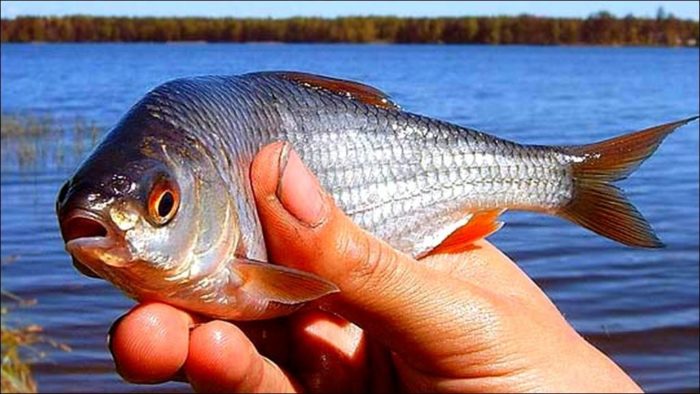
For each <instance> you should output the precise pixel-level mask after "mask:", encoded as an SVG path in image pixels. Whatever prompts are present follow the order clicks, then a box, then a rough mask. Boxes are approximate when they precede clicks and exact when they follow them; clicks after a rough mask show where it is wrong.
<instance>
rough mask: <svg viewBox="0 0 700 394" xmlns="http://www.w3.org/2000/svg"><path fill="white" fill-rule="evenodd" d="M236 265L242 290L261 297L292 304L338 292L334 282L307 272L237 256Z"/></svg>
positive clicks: (259, 298) (260, 298)
mask: <svg viewBox="0 0 700 394" xmlns="http://www.w3.org/2000/svg"><path fill="white" fill-rule="evenodd" d="M233 268H234V269H235V270H236V271H237V272H238V273H239V274H240V276H241V279H242V280H243V290H244V291H245V292H247V293H248V294H250V295H251V296H252V297H255V298H257V299H258V300H264V301H274V302H278V303H281V304H287V305H293V304H301V303H304V302H308V301H313V300H315V299H317V298H320V297H323V296H325V295H328V294H331V293H336V292H338V291H339V290H338V287H337V286H336V285H334V284H333V283H331V282H329V281H327V280H325V279H323V278H321V277H318V276H316V275H313V274H310V273H308V272H304V271H300V270H295V269H292V268H287V267H282V266H279V265H274V264H269V263H263V262H259V261H254V260H248V259H245V258H240V257H236V258H235V260H234V264H233Z"/></svg>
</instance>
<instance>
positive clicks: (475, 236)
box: [427, 209, 505, 256]
mask: <svg viewBox="0 0 700 394" xmlns="http://www.w3.org/2000/svg"><path fill="white" fill-rule="evenodd" d="M504 211H505V209H492V210H488V211H479V212H476V213H474V215H473V216H472V217H471V219H469V221H468V222H467V224H465V225H464V226H462V227H460V228H458V229H457V230H455V231H453V232H452V234H450V235H449V236H448V237H447V238H445V239H444V240H443V241H442V242H441V243H440V244H439V245H438V246H436V247H435V248H434V249H433V250H431V251H430V252H428V254H427V255H428V256H429V255H433V254H444V253H461V252H465V251H467V250H470V249H471V248H472V247H473V246H472V245H473V244H474V242H476V241H478V240H480V239H482V238H486V237H488V236H489V235H491V234H493V233H495V232H496V231H498V230H499V229H500V228H501V227H503V222H499V221H497V220H496V219H498V217H499V216H500V215H501V214H502V213H503V212H504Z"/></svg>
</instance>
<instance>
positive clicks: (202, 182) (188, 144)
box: [56, 114, 239, 300]
mask: <svg viewBox="0 0 700 394" xmlns="http://www.w3.org/2000/svg"><path fill="white" fill-rule="evenodd" d="M228 195H229V191H228V188H227V187H226V185H225V182H223V181H222V179H221V176H220V175H219V173H218V172H217V171H216V168H215V165H214V163H213V160H212V159H211V157H210V155H208V154H207V152H205V151H204V150H203V148H202V147H201V146H200V145H199V144H198V143H197V142H196V141H186V140H185V139H184V137H183V136H182V133H179V132H178V130H176V129H175V128H174V127H172V126H170V125H168V124H167V123H165V122H162V121H160V120H158V119H155V118H152V117H148V116H134V115H133V114H132V116H131V117H129V116H127V117H126V120H123V121H122V122H120V124H118V125H117V126H116V127H115V128H114V129H113V130H112V131H110V133H108V134H107V136H106V138H105V139H104V140H103V141H102V142H101V143H100V144H99V145H98V146H97V147H96V148H95V150H94V151H93V152H92V153H91V155H90V156H89V157H88V158H87V159H86V160H85V161H84V162H83V163H82V164H81V165H80V166H79V168H78V170H77V171H76V173H75V174H74V175H73V177H72V178H71V179H70V180H69V181H68V182H66V183H65V184H64V185H63V187H62V188H61V190H60V192H59V195H58V198H57V202H56V210H57V215H58V219H59V223H60V228H61V234H62V236H63V239H64V241H65V246H66V250H67V251H68V252H69V253H70V254H71V255H72V257H73V259H74V264H75V265H76V268H78V269H79V270H80V271H81V272H83V273H84V274H87V275H89V276H97V277H101V278H103V279H106V280H109V281H110V282H112V283H113V284H114V285H115V286H117V287H118V288H120V289H121V290H122V291H124V292H126V293H127V294H128V295H130V296H132V297H134V298H136V299H140V300H143V299H148V298H153V297H152V296H153V295H156V294H157V295H162V294H164V292H169V291H170V292H171V293H172V290H173V289H177V287H178V286H182V282H187V281H191V280H192V278H195V277H201V276H203V275H206V274H208V273H210V272H212V271H213V270H214V269H216V268H217V266H218V265H219V264H221V263H222V262H224V260H225V259H226V258H227V257H228V256H230V255H232V253H233V250H235V248H236V244H237V242H238V238H239V237H238V234H239V232H238V231H237V227H236V214H235V209H234V207H233V205H232V203H231V202H230V201H232V199H231V198H230V197H229V196H228Z"/></svg>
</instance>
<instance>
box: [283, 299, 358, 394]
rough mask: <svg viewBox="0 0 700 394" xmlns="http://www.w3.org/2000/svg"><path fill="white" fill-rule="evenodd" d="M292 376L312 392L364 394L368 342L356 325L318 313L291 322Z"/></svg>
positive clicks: (305, 313) (300, 315) (299, 316)
mask: <svg viewBox="0 0 700 394" xmlns="http://www.w3.org/2000/svg"><path fill="white" fill-rule="evenodd" d="M290 327H291V332H292V340H291V342H290V343H291V344H292V346H293V347H294V350H293V352H292V353H293V355H292V364H291V365H292V366H293V371H294V376H296V377H297V378H298V379H299V381H300V382H301V383H302V384H303V385H304V387H305V388H307V389H308V390H309V391H311V392H319V393H328V392H346V393H364V392H367V383H368V380H369V377H368V375H369V371H368V353H367V342H366V338H365V335H364V333H363V332H362V330H361V329H360V328H359V327H357V326H356V325H354V324H352V323H350V322H348V321H347V320H345V319H342V318H341V317H339V316H335V315H331V314H329V313H326V312H322V311H319V310H312V311H308V312H302V313H297V314H295V315H293V316H292V317H291V322H290Z"/></svg>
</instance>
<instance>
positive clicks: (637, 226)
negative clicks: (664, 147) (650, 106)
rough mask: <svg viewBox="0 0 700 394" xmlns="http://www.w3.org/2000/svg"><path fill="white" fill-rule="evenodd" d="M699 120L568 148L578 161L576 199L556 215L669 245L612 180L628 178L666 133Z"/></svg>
mask: <svg viewBox="0 0 700 394" xmlns="http://www.w3.org/2000/svg"><path fill="white" fill-rule="evenodd" d="M697 119H698V117H697V116H693V117H692V118H688V119H683V120H680V121H677V122H671V123H666V124H663V125H660V126H656V127H651V128H649V129H646V130H642V131H638V132H635V133H630V134H626V135H623V136H620V137H616V138H612V139H609V140H606V141H603V142H598V143H595V144H590V145H580V146H570V147H562V148H561V149H562V150H563V151H564V152H565V153H567V154H571V155H574V156H575V157H576V158H577V159H578V160H576V161H574V162H573V163H572V164H571V168H572V170H573V176H574V194H573V197H572V199H571V201H569V203H568V204H567V205H565V206H564V207H562V208H560V209H559V211H557V212H555V213H556V214H558V215H559V216H562V217H564V218H565V219H568V220H570V221H572V222H574V223H576V224H578V225H580V226H583V227H585V228H587V229H589V230H591V231H593V232H595V233H597V234H600V235H602V236H604V237H608V238H610V239H612V240H615V241H617V242H620V243H623V244H625V245H629V246H637V247H642V248H660V247H663V245H664V244H663V243H662V242H661V240H659V238H658V237H657V236H656V234H655V233H654V230H653V229H652V228H651V226H650V225H649V222H647V220H646V219H644V217H643V216H642V214H641V213H639V211H637V209H636V208H635V207H634V206H633V205H632V204H631V203H630V202H629V201H628V200H627V197H625V195H624V193H623V192H622V190H620V189H618V188H617V187H615V186H614V185H613V184H612V183H611V182H613V181H616V180H619V179H624V178H625V177H627V176H628V175H629V174H631V173H632V172H633V171H634V170H635V169H637V167H639V165H640V164H641V163H642V162H643V161H644V160H646V159H647V158H649V156H651V155H652V154H653V153H654V151H656V148H658V147H659V145H660V144H661V142H662V141H663V140H664V138H666V136H668V135H669V134H671V133H672V132H673V131H674V130H676V129H677V128H679V127H681V126H683V125H684V124H686V123H688V122H692V121H694V120H697Z"/></svg>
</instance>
